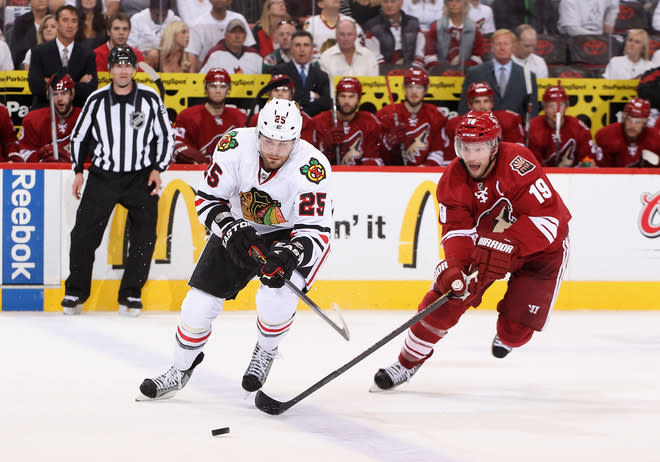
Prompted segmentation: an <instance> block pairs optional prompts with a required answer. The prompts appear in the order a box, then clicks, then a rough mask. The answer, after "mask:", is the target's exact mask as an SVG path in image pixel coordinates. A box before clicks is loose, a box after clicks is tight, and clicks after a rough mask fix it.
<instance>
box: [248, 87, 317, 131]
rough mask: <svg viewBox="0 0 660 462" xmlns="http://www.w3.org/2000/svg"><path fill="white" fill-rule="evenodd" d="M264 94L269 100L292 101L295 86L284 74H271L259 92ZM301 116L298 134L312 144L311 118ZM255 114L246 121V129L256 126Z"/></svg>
mask: <svg viewBox="0 0 660 462" xmlns="http://www.w3.org/2000/svg"><path fill="white" fill-rule="evenodd" d="M259 93H265V95H266V96H267V99H270V98H280V99H286V100H289V101H293V95H294V93H295V86H294V84H293V81H292V80H291V79H290V78H289V77H288V76H286V75H284V74H273V75H272V76H271V77H270V81H269V82H268V83H267V84H266V86H265V87H264V88H263V89H262V90H261V91H260V92H259ZM300 114H301V115H302V120H303V124H302V131H301V132H300V137H301V138H302V139H303V140H305V141H308V142H310V143H313V142H314V130H313V127H312V118H311V117H310V116H309V114H307V113H306V112H305V111H300ZM257 120H258V117H257V114H252V115H251V117H250V119H249V120H248V121H247V123H246V125H247V126H248V127H256V126H257Z"/></svg>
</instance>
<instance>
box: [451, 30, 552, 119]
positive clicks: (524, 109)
mask: <svg viewBox="0 0 660 462" xmlns="http://www.w3.org/2000/svg"><path fill="white" fill-rule="evenodd" d="M515 41H516V36H515V34H514V33H513V32H511V31H510V30H508V29H498V30H497V31H495V33H494V34H493V35H492V37H491V51H492V53H493V59H491V60H489V61H486V62H485V63H483V64H479V65H478V66H473V67H471V68H469V69H467V71H466V75H465V79H464V80H463V91H462V92H461V101H460V103H459V104H458V113H459V114H464V113H466V112H467V111H468V102H467V89H468V88H470V85H472V84H473V83H474V82H486V83H488V84H489V85H490V86H491V87H492V88H494V89H495V105H494V107H493V110H494V111H499V110H506V109H508V110H510V111H513V112H517V113H518V114H520V117H521V118H522V120H525V121H526V120H531V118H533V117H536V116H537V115H538V113H539V101H538V96H537V86H536V75H535V74H534V73H533V72H530V83H531V93H530V94H529V95H528V90H527V89H526V85H525V74H524V71H523V68H522V67H521V66H519V65H518V64H516V63H514V62H513V61H512V60H511V55H513V46H514V43H515ZM530 103H531V104H530ZM528 113H529V114H528Z"/></svg>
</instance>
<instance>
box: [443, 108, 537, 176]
mask: <svg viewBox="0 0 660 462" xmlns="http://www.w3.org/2000/svg"><path fill="white" fill-rule="evenodd" d="M493 115H494V116H495V117H496V118H497V121H498V122H499V123H500V126H501V127H502V141H506V142H508V143H520V144H523V145H524V144H525V129H524V128H523V125H522V119H521V118H520V114H518V113H517V112H513V111H510V110H508V109H504V110H501V111H493ZM462 118H463V116H462V115H459V116H456V117H452V118H451V119H449V120H448V121H447V123H446V124H445V126H444V129H443V132H442V140H443V147H442V150H443V160H444V164H443V165H447V164H448V163H449V162H451V161H452V160H453V159H454V158H455V157H456V151H455V150H454V135H455V134H456V127H458V123H459V122H460V121H461V119H462Z"/></svg>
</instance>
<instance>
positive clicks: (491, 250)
mask: <svg viewBox="0 0 660 462" xmlns="http://www.w3.org/2000/svg"><path fill="white" fill-rule="evenodd" d="M517 253H518V245H517V244H516V243H515V242H514V241H513V240H511V239H509V238H507V237H504V236H502V235H498V234H487V235H484V236H481V237H480V238H479V240H478V241H477V245H476V247H475V248H474V251H473V252H472V268H476V269H477V270H478V271H479V274H478V276H477V277H478V279H479V282H480V284H481V285H484V284H488V283H489V282H492V281H495V280H497V279H502V278H503V277H504V276H506V273H508V272H509V271H510V269H511V262H512V261H513V259H514V258H515V256H516V254H517Z"/></svg>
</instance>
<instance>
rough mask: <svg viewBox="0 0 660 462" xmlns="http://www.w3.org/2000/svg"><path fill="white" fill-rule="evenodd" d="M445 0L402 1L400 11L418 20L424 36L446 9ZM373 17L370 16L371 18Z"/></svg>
mask: <svg viewBox="0 0 660 462" xmlns="http://www.w3.org/2000/svg"><path fill="white" fill-rule="evenodd" d="M446 3H447V2H446V1H445V0H403V6H402V7H401V9H402V10H403V11H405V12H406V13H407V14H409V15H410V16H414V17H416V18H417V19H418V20H419V27H420V29H422V33H423V34H424V35H426V34H427V33H428V31H429V29H430V28H431V24H433V23H434V22H435V21H437V20H438V18H441V17H442V15H443V14H444V9H445V8H446V7H445V5H446ZM373 16H375V15H371V17H373Z"/></svg>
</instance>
